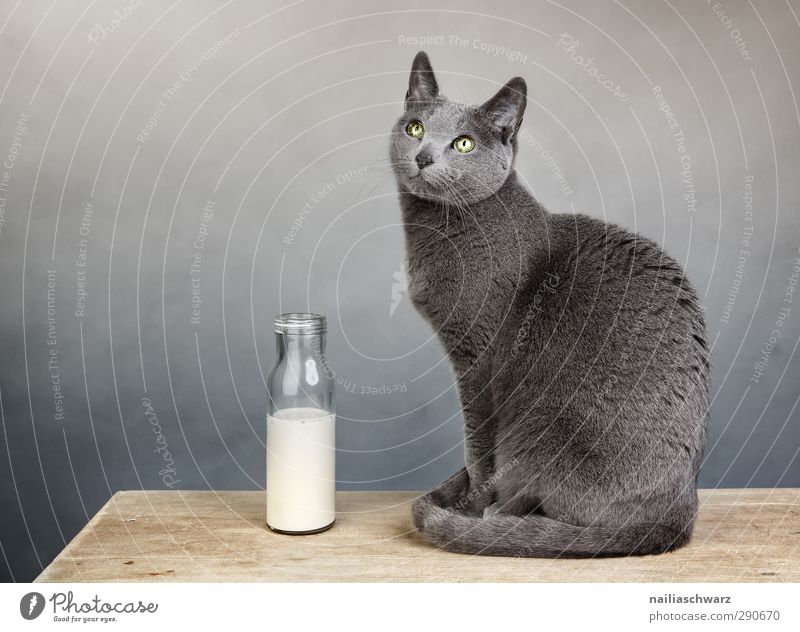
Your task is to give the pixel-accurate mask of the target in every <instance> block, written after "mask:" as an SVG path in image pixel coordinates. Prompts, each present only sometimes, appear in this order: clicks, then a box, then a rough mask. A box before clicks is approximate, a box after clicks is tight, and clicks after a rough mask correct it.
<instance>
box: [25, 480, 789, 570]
mask: <svg viewBox="0 0 800 632" xmlns="http://www.w3.org/2000/svg"><path fill="white" fill-rule="evenodd" d="M416 496H417V494H416V493H414V492H339V493H338V494H337V509H338V514H337V522H336V525H335V526H334V527H333V528H332V529H331V530H329V531H326V532H325V533H321V534H318V535H311V536H287V535H278V534H275V533H272V532H271V531H269V530H268V529H267V527H266V526H265V524H264V505H265V496H264V493H263V492H228V491H225V492H209V491H203V492H196V491H124V492H118V493H116V494H115V495H114V496H113V497H112V498H111V499H110V500H109V501H108V503H106V505H105V506H104V507H103V508H102V509H101V510H100V512H99V513H98V514H97V515H96V516H95V517H94V518H92V520H91V521H90V522H89V524H88V525H86V527H85V528H84V529H83V530H82V531H81V532H80V533H79V534H78V535H77V536H76V537H75V539H74V540H73V541H72V542H70V544H69V545H68V546H67V548H66V549H64V551H62V552H61V554H60V555H59V556H58V557H57V558H56V559H55V560H54V561H53V563H52V564H50V565H49V566H48V567H47V568H46V569H45V570H44V572H42V574H41V575H40V576H39V577H38V579H37V581H48V582H80V581H94V582H112V581H364V582H367V581H415V582H437V581H438V582H442V581H444V582H451V581H527V582H540V581H547V582H550V581H557V582H565V581H578V582H582V581H600V582H607V581H609V582H620V581H625V582H655V581H665V582H671V581H703V582H705V581H721V582H727V581H758V582H763V581H773V582H775V581H779V582H797V581H800V489H749V490H741V489H716V490H703V491H702V492H701V496H700V498H701V510H700V517H699V520H698V524H697V527H696V530H695V536H694V539H693V542H692V543H691V544H690V545H689V546H688V547H686V548H684V549H681V550H680V551H677V552H674V553H668V554H666V555H661V556H649V557H632V558H611V559H595V560H564V559H561V560H542V559H515V558H496V557H476V556H469V555H459V554H455V553H446V552H443V551H440V550H438V549H435V548H433V547H431V546H430V545H428V544H426V543H425V542H424V541H422V540H421V539H420V538H419V536H417V534H416V533H415V532H414V531H413V529H412V526H411V521H410V517H409V505H410V503H411V501H412V500H413V499H414V498H415V497H416Z"/></svg>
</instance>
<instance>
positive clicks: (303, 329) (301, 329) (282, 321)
mask: <svg viewBox="0 0 800 632" xmlns="http://www.w3.org/2000/svg"><path fill="white" fill-rule="evenodd" d="M327 330H328V321H327V318H325V316H323V315H322V314H312V313H306V312H287V313H285V314H281V315H279V316H276V317H275V333H276V334H300V335H302V334H320V333H324V332H326V331H327Z"/></svg>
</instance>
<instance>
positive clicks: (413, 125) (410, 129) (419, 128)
mask: <svg viewBox="0 0 800 632" xmlns="http://www.w3.org/2000/svg"><path fill="white" fill-rule="evenodd" d="M406 134H408V135H409V136H411V137H412V138H422V137H423V136H425V127H424V126H423V125H422V123H420V122H419V121H411V122H410V123H409V124H408V125H406Z"/></svg>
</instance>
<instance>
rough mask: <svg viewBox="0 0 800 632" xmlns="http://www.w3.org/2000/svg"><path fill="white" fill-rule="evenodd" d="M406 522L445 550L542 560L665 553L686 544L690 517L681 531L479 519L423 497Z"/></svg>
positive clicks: (655, 525)
mask: <svg viewBox="0 0 800 632" xmlns="http://www.w3.org/2000/svg"><path fill="white" fill-rule="evenodd" d="M412 517H413V520H414V526H416V528H417V530H418V531H419V533H420V534H421V535H422V537H423V538H424V539H425V540H427V541H428V542H430V543H431V544H433V545H435V546H437V547H439V548H441V549H444V550H446V551H452V552H454V553H470V554H473V555H499V556H505V557H548V558H553V557H612V556H614V557H619V556H627V555H652V554H657V553H666V552H667V551H672V550H674V549H677V548H680V547H681V546H683V545H684V544H686V543H687V542H688V541H689V539H690V538H691V531H692V523H693V518H692V519H691V520H690V521H689V524H687V525H685V526H684V527H683V528H680V527H671V526H666V525H663V524H658V523H634V524H628V525H626V526H621V527H609V526H599V525H598V526H587V527H579V526H575V525H570V524H565V523H563V522H558V521H556V520H552V519H551V518H547V517H545V516H541V515H536V514H529V515H527V516H514V515H509V514H502V513H501V514H495V515H494V516H492V517H489V518H481V517H477V516H470V515H466V514H464V513H460V512H458V511H455V510H453V509H446V508H443V507H440V506H439V505H437V504H436V503H435V502H434V501H433V499H432V498H431V496H430V495H429V494H428V495H425V496H422V497H421V498H419V499H418V500H417V501H416V502H415V503H414V506H413V509H412Z"/></svg>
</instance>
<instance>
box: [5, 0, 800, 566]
mask: <svg viewBox="0 0 800 632" xmlns="http://www.w3.org/2000/svg"><path fill="white" fill-rule="evenodd" d="M134 5H135V6H134ZM266 5H267V6H265V3H262V2H255V1H252V2H245V1H237V2H228V3H225V4H222V3H216V2H176V3H174V4H170V3H166V2H155V1H154V0H143V1H142V2H141V3H139V4H138V5H137V3H136V2H135V0H134V2H131V3H130V4H128V5H126V4H125V3H124V2H121V1H117V2H96V3H93V4H92V5H91V6H89V8H86V5H85V3H83V2H77V1H75V2H57V3H53V4H52V5H51V4H50V3H49V2H25V3H24V6H23V5H22V4H20V3H16V4H15V3H13V2H9V1H4V2H2V3H0V157H1V158H2V159H3V161H6V160H7V159H8V157H9V156H12V157H13V158H14V160H13V165H12V168H11V169H7V168H6V169H2V170H0V175H2V172H3V171H5V172H8V174H10V179H9V181H8V182H7V183H6V187H5V188H6V189H7V191H4V190H0V195H2V196H3V198H4V201H3V206H2V207H0V208H2V216H0V270H1V271H2V274H1V275H0V323H1V324H2V326H1V327H0V402H1V403H2V434H0V455H2V456H0V481H2V487H1V488H0V494H1V495H0V503H2V512H0V521H2V523H1V524H0V544H1V545H2V557H3V558H2V560H0V573H2V577H3V578H4V579H7V580H8V579H16V580H29V579H31V578H33V577H34V576H35V575H36V574H37V573H38V572H39V570H40V568H41V566H42V565H43V564H47V563H48V562H49V561H50V560H51V559H52V557H53V556H54V555H55V554H56V553H57V552H58V551H59V550H60V549H61V548H62V547H63V546H64V544H65V543H66V542H67V541H68V540H69V539H70V538H71V537H72V536H74V535H75V533H76V532H77V531H78V529H80V527H82V526H83V524H84V523H85V522H86V520H87V519H88V517H91V515H93V513H94V512H95V511H96V510H97V509H98V508H99V507H100V506H101V505H102V503H103V502H104V501H105V500H106V499H107V498H108V497H109V495H110V494H111V493H113V492H114V491H116V490H119V489H132V488H156V489H160V488H164V487H165V485H166V486H168V485H169V484H172V485H173V487H175V488H179V489H189V488H194V489H207V488H213V489H256V488H261V487H263V485H264V476H265V472H264V469H265V468H264V454H265V451H264V445H263V434H264V422H263V419H264V404H265V386H264V376H265V374H266V373H267V372H268V370H269V367H270V366H271V364H272V362H273V358H274V349H273V344H274V341H273V338H272V330H271V320H272V318H273V316H274V315H275V314H276V313H278V312H280V311H287V310H306V309H308V310H313V311H319V312H323V313H325V314H327V315H328V318H329V326H330V335H329V357H330V359H331V363H332V364H333V366H334V367H335V369H336V371H337V377H338V378H339V381H340V386H339V390H338V415H339V416H338V434H337V441H338V446H339V448H341V451H340V452H339V453H338V456H337V458H338V464H337V467H338V471H337V478H338V479H339V480H340V483H339V487H340V488H341V489H425V488H429V487H430V486H432V485H433V484H435V483H437V482H439V481H440V480H442V479H443V478H445V477H446V476H447V475H448V474H450V473H451V472H452V471H454V470H455V469H456V468H457V467H459V466H460V465H461V464H462V463H463V453H462V449H463V447H462V444H461V440H462V431H461V420H460V413H459V406H458V401H457V398H456V394H455V392H454V390H453V379H452V375H451V373H450V370H449V368H448V366H447V363H446V360H445V358H444V356H443V353H442V349H441V347H440V346H439V345H438V343H437V342H436V341H435V339H433V338H432V332H431V331H430V330H429V329H428V327H427V326H426V324H425V323H424V322H423V321H422V319H421V318H420V317H419V316H418V315H417V314H416V313H415V312H414V310H413V308H412V306H411V305H410V304H409V301H408V300H407V298H406V297H405V295H404V293H403V291H402V288H403V285H402V282H401V281H399V280H398V279H400V278H401V277H402V273H401V268H402V262H403V239H402V227H401V226H400V214H399V209H398V204H397V200H396V196H395V191H394V185H393V181H392V178H391V177H390V173H389V171H388V169H387V168H386V159H387V158H386V147H387V133H388V130H389V129H390V126H391V124H392V122H393V120H394V118H395V117H396V116H397V115H398V114H399V112H400V111H401V108H402V98H403V95H404V93H405V89H406V82H407V73H408V70H409V67H410V63H411V59H412V58H413V55H414V54H415V53H416V52H417V50H418V49H419V48H425V49H426V50H427V51H428V53H429V54H430V56H431V59H432V61H433V64H434V67H435V69H436V71H437V73H438V76H439V79H440V83H441V84H442V88H443V91H444V92H445V94H447V95H448V96H450V97H452V98H454V99H459V100H465V101H468V102H480V101H483V100H485V99H487V98H488V97H489V96H491V94H493V92H494V91H495V90H497V89H498V87H499V85H500V84H502V83H503V82H504V81H506V80H507V79H508V78H510V77H511V76H513V75H523V76H524V77H525V78H526V79H527V82H528V86H529V96H530V101H529V104H528V110H527V115H526V119H525V123H524V127H525V130H526V132H527V134H526V138H527V139H528V140H524V141H523V142H521V144H520V149H521V151H520V156H519V161H518V168H519V171H520V173H521V174H522V176H523V177H524V178H525V180H526V181H527V182H528V183H529V184H530V186H531V188H532V190H533V191H534V192H535V194H536V195H537V196H538V198H539V199H540V200H541V201H542V202H543V203H544V204H545V205H547V206H548V207H549V208H550V209H552V210H563V211H567V212H571V211H573V210H574V211H576V212H586V213H589V214H592V215H595V216H598V217H605V218H607V219H608V220H610V221H614V222H618V223H620V224H623V225H624V226H626V227H629V228H631V229H636V230H638V231H641V232H642V233H644V234H645V235H648V236H650V237H652V238H654V239H656V240H657V241H659V242H661V243H663V244H664V245H665V247H666V248H667V250H668V251H669V252H670V253H671V254H672V255H673V256H674V257H676V258H677V259H678V260H680V261H682V262H683V263H684V265H685V266H686V268H687V269H688V272H689V275H690V277H691V279H692V280H693V282H694V284H695V286H696V287H697V288H698V290H699V292H700V295H701V297H702V302H703V304H704V305H705V307H706V309H707V312H706V315H707V321H708V325H709V328H710V334H711V339H712V340H713V341H714V368H715V399H714V404H713V424H712V430H711V435H710V440H709V444H708V450H707V458H706V461H705V464H704V467H703V470H702V475H701V484H702V485H703V486H705V487H716V486H723V487H730V486H734V487H744V486H755V487H773V486H800V468H799V467H798V462H797V459H796V456H797V453H798V446H800V427H799V425H798V420H799V419H800V413H798V411H797V408H796V406H797V401H798V393H799V391H800V389H798V383H799V382H798V380H799V378H800V363H798V362H797V359H796V357H797V356H796V351H797V344H798V340H800V305H798V304H797V302H796V301H795V303H794V304H791V303H784V302H783V301H784V294H785V292H786V288H787V285H788V284H789V277H790V275H791V273H792V266H793V262H794V261H795V259H797V257H798V246H800V231H798V222H799V221H800V220H799V219H798V217H799V215H798V212H797V208H798V202H799V201H800V200H798V197H799V195H800V187H799V186H798V166H799V164H800V161H798V152H800V142H798V140H800V134H799V133H798V132H800V116H798V103H797V97H798V95H797V94H796V93H797V91H798V70H799V69H800V58H798V53H800V36H799V35H800V22H798V14H799V13H800V5H798V3H797V2H789V3H785V2H777V1H775V2H766V1H760V2H754V3H752V4H751V3H750V2H741V1H733V0H727V1H726V2H724V5H720V7H718V9H717V10H718V11H724V13H725V14H726V15H727V16H729V18H730V19H731V20H732V22H726V19H725V18H721V17H720V16H719V15H718V14H717V11H715V10H714V8H713V5H714V3H711V4H710V5H709V4H708V3H706V2H695V1H694V0H671V1H669V2H668V1H666V0H664V1H663V2H651V1H647V2H645V1H635V2H634V1H631V0H623V1H622V2H619V3H611V2H576V1H572V2H563V3H558V2H503V1H496V2H492V3H489V4H487V3H485V2H478V1H475V2H463V1H459V2H455V1H453V2H443V1H441V0H436V2H434V3H432V2H430V1H429V0H425V1H416V0H407V1H404V2H402V3H399V2H397V3H391V2H382V3H376V2H358V1H349V2H339V3H332V2H322V1H321V0H320V1H311V0H309V1H307V2H295V3H293V4H291V3H288V2H287V3H285V5H284V4H282V3H266ZM126 6H127V7H129V8H128V9H126V8H125V7H126ZM116 11H119V14H118V15H119V16H122V19H119V17H118V16H116V15H115V12H116ZM115 20H116V21H115ZM98 25H99V26H98ZM734 29H736V30H738V31H739V33H738V35H739V37H740V38H741V39H742V40H743V41H744V42H745V44H744V45H743V48H744V50H745V51H746V54H744V55H743V53H742V52H740V50H739V48H737V42H736V40H735V37H734V36H736V35H737V33H735V32H733V31H734ZM732 32H733V35H734V36H732ZM562 33H567V34H569V35H570V36H571V37H572V38H573V39H576V40H578V41H579V44H578V46H577V47H576V48H574V49H573V51H572V53H570V52H569V51H568V50H565V46H564V45H563V39H562V38H561V37H560V35H561V34H562ZM414 36H432V37H436V38H437V39H435V40H434V41H432V43H430V44H427V45H420V44H418V43H417V42H415V41H414V40H413V39H411V38H412V37H414ZM226 37H227V38H228V41H227V42H226V41H225V38H226ZM456 37H458V38H460V39H461V40H463V41H465V42H467V44H466V45H465V46H460V45H457V43H456V40H455V38H456ZM560 39H562V45H559V44H558V42H559V40H560ZM489 45H491V46H494V47H495V48H494V49H491V48H489ZM497 48H505V49H506V51H507V53H508V54H499V55H495V54H493V50H496V49H497ZM571 54H578V55H582V56H583V57H584V58H589V57H591V58H593V59H592V61H591V65H592V67H594V68H596V69H597V72H598V73H602V74H604V75H606V77H607V79H608V80H609V81H611V82H612V83H613V84H619V85H620V87H621V90H622V91H624V92H625V93H626V94H627V95H629V99H628V100H627V101H621V100H620V99H619V98H617V97H616V96H614V95H613V94H611V93H610V92H609V91H608V90H606V89H605V88H604V87H603V86H601V85H600V84H599V83H598V80H597V79H596V78H595V77H593V76H592V75H591V74H589V73H588V72H587V71H586V69H585V68H583V67H581V66H579V65H578V64H577V63H576V61H575V60H574V59H572V58H571ZM745 57H749V59H746V58H745ZM656 86H660V88H661V90H662V93H663V95H664V97H665V98H666V100H667V102H668V103H669V107H670V110H671V112H672V113H673V114H674V117H675V119H676V120H677V121H678V124H679V126H680V128H681V129H682V131H683V133H684V134H685V138H686V140H685V147H686V151H685V155H688V156H690V164H689V167H690V170H689V172H688V173H682V172H681V164H682V163H681V154H680V153H679V149H678V145H677V144H676V141H675V139H674V137H673V136H672V132H671V131H670V129H669V127H668V125H667V119H666V117H665V114H664V113H663V112H661V111H659V109H658V107H659V102H658V101H657V100H656V97H655V95H654V92H653V90H654V87H656ZM171 87H172V92H169V93H166V94H165V91H168V90H170V88H171ZM159 101H161V103H162V105H161V106H159ZM154 113H157V114H158V119H157V126H156V127H154V128H153V129H152V131H151V133H150V134H149V135H148V136H147V137H146V138H142V139H140V140H137V136H138V135H140V134H141V133H142V130H143V129H144V128H145V126H146V125H147V121H148V119H150V118H151V117H152V116H154ZM20 120H22V121H23V122H26V124H25V125H24V127H25V128H26V129H27V131H26V132H25V133H24V134H23V133H21V131H19V130H18V125H17V122H18V121H20ZM15 133H16V138H15ZM142 141H143V142H142ZM354 174H355V175H354ZM559 174H560V175H559ZM748 177H752V215H748V210H747V208H746V200H744V199H743V195H744V194H745V182H746V179H747V178H748ZM687 187H694V188H695V191H694V195H695V200H696V203H695V204H692V203H691V200H688V201H687V200H686V199H685V198H684V194H685V193H686V192H687V190H688V188H687ZM209 201H211V202H213V219H212V220H211V222H210V223H209V224H208V228H207V238H206V240H205V242H204V245H203V248H202V249H198V248H196V247H195V245H194V243H195V239H196V236H197V234H198V232H199V231H200V230H201V219H202V214H203V207H204V205H207V204H208V202H209ZM88 204H91V205H92V209H93V211H92V213H91V221H90V224H89V226H88V230H89V234H88V236H86V237H85V239H86V244H85V246H86V248H85V250H86V257H87V259H86V264H87V265H86V268H85V269H86V283H87V286H86V294H87V297H86V307H85V313H84V314H83V315H82V316H79V315H76V303H77V298H78V297H77V291H78V285H77V281H78V279H77V277H76V273H77V268H76V261H77V258H78V256H79V254H80V245H79V242H80V239H81V238H82V237H81V234H80V231H81V226H82V225H83V224H82V217H83V216H84V215H85V211H86V208H87V205H88ZM298 220H299V221H300V222H301V223H302V227H301V228H300V229H297V230H294V231H293V232H292V229H291V226H292V223H293V222H296V221H298ZM751 229H752V238H751V239H750V243H749V244H745V245H744V246H743V245H742V239H743V236H745V235H746V234H747V231H749V230H751ZM287 236H289V237H293V238H292V239H291V241H292V243H291V244H288V243H285V241H284V239H285V238H286V237H287ZM742 249H745V250H747V251H748V253H749V254H748V256H746V257H745V259H744V263H743V264H742V266H741V268H740V269H739V270H738V272H737V263H738V260H739V256H740V250H742ZM195 252H200V254H201V256H202V267H201V270H200V273H199V275H196V277H197V278H198V279H199V280H198V286H199V289H198V291H199V297H200V299H201V300H202V303H201V304H200V311H199V322H195V323H193V322H192V320H191V319H192V275H191V271H190V266H191V262H192V258H193V257H194V255H195ZM51 267H52V268H53V269H54V270H55V276H54V278H53V279H51V280H52V281H53V288H52V295H51V296H50V299H51V302H52V304H51V305H50V307H53V308H54V311H53V312H51V313H50V314H48V272H47V270H48V268H51ZM732 288H733V290H734V292H735V294H734V295H733V298H734V300H733V301H732V302H731V300H730V299H729V294H730V292H731V291H732ZM798 300H800V299H798ZM726 304H730V309H731V313H730V319H729V321H728V322H725V320H724V319H723V315H724V313H725V311H724V310H725V307H726ZM782 307H789V308H790V310H789V312H788V314H786V313H785V312H784V314H783V316H785V318H784V319H783V320H781V322H782V323H783V325H782V327H780V338H779V340H778V341H777V344H776V345H775V346H774V348H768V349H766V350H767V351H768V353H767V356H768V357H767V361H766V367H765V368H764V369H763V375H762V376H761V377H760V378H758V376H757V374H755V372H756V370H755V369H754V363H755V362H758V361H759V358H760V357H761V355H762V349H763V348H764V345H765V343H766V344H769V338H770V335H771V334H770V332H771V331H772V330H773V329H776V321H777V320H778V319H779V317H781V312H780V310H781V308H782ZM48 319H49V320H48ZM50 326H53V327H54V330H51V329H49V327H50ZM51 331H54V334H53V335H54V336H55V338H54V340H55V344H51V345H48V340H49V335H50V333H49V332H51ZM53 349H55V352H56V354H57V355H56V356H55V357H56V365H53V364H52V363H51V364H50V365H48V360H49V358H50V355H49V354H50V353H51V352H52V350H53ZM758 372H761V371H758ZM56 375H58V379H59V380H60V387H61V393H62V395H63V406H64V415H63V419H61V418H59V417H58V415H57V411H56V408H55V405H56V402H55V398H54V393H53V381H54V379H55V376H56ZM754 375H755V377H756V380H757V381H754V379H752V378H753V377H754ZM144 398H148V399H149V401H150V402H151V406H152V409H153V413H154V414H155V415H156V416H157V418H158V420H159V422H160V427H161V432H162V435H163V442H164V443H166V444H167V445H168V448H169V451H170V453H171V455H172V459H173V460H174V480H177V481H178V482H173V481H172V480H171V479H170V478H169V477H167V476H165V475H164V474H163V473H161V472H163V468H164V464H165V461H164V459H163V453H157V452H155V449H156V448H157V447H158V444H157V443H156V440H157V438H156V436H155V435H154V433H153V430H152V425H151V423H150V420H151V419H152V414H151V417H150V418H148V416H147V415H146V412H147V411H146V409H145V406H144V405H143V399H144Z"/></svg>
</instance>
